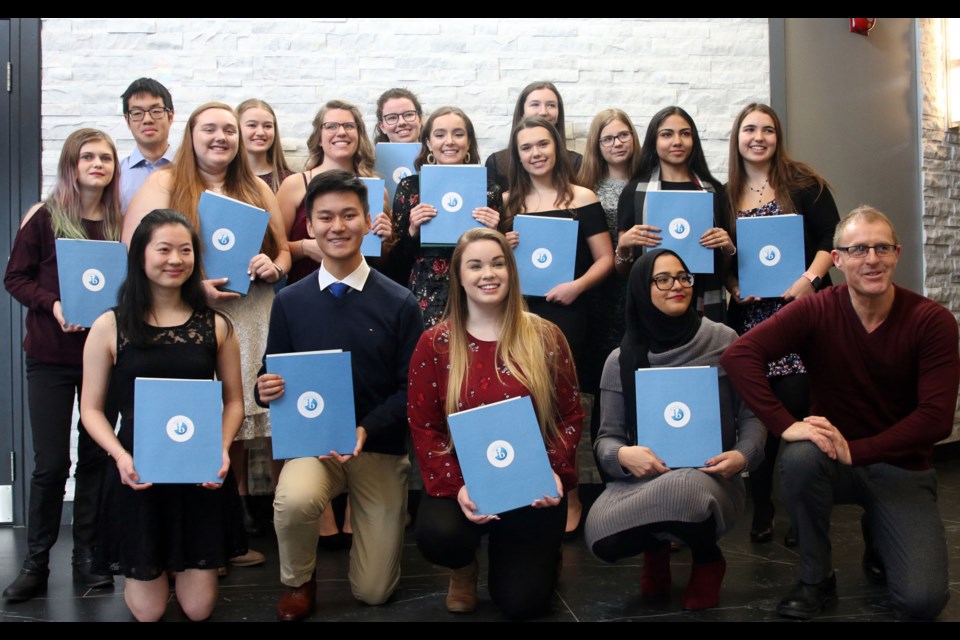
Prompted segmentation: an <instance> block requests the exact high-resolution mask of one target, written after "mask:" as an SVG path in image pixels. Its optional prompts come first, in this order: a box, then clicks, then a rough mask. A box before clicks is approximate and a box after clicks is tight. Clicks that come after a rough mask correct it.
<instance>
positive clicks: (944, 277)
mask: <svg viewBox="0 0 960 640" xmlns="http://www.w3.org/2000/svg"><path fill="white" fill-rule="evenodd" d="M917 28H918V30H919V33H918V34H917V35H918V37H917V41H918V42H919V46H920V93H921V95H920V112H921V124H922V130H921V144H922V145H923V149H922V159H921V168H922V173H923V258H924V294H925V295H927V296H929V297H930V298H932V299H934V300H936V301H937V302H939V303H940V304H942V305H944V306H945V307H947V308H948V309H950V311H952V312H953V314H954V316H956V317H957V318H958V319H960V134H958V132H957V131H956V130H952V131H947V130H946V119H947V115H946V114H947V100H946V96H947V92H946V74H945V56H944V33H943V19H942V18H920V19H918V20H917ZM953 424H954V428H953V435H952V436H951V438H950V439H951V440H957V439H960V411H958V413H957V414H956V415H955V416H954V421H953Z"/></svg>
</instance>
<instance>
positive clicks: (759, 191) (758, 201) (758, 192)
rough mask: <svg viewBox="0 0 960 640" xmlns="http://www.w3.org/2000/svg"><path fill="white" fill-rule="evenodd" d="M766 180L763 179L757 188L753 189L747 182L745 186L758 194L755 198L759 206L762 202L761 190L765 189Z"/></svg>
mask: <svg viewBox="0 0 960 640" xmlns="http://www.w3.org/2000/svg"><path fill="white" fill-rule="evenodd" d="M767 182H768V180H764V181H763V184H762V185H760V188H759V189H755V188H753V187H751V186H750V185H749V184H748V185H747V188H748V189H750V191H753V192H754V193H756V194H759V197H758V198H757V206H760V205H761V204H763V192H764V191H766V190H767Z"/></svg>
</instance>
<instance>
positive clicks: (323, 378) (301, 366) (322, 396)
mask: <svg viewBox="0 0 960 640" xmlns="http://www.w3.org/2000/svg"><path fill="white" fill-rule="evenodd" d="M267 371H269V372H270V373H276V374H279V375H280V377H281V378H283V383H284V392H283V395H282V396H280V397H279V398H277V399H276V400H274V401H273V402H271V403H270V428H271V429H272V431H273V457H274V459H275V460H286V459H290V458H305V457H307V456H327V455H330V452H331V451H336V452H337V453H340V454H348V453H353V450H354V449H355V448H356V446H357V417H356V410H355V409H354V405H353V370H352V368H351V365H350V352H349V351H346V352H345V351H339V350H337V351H305V352H302V353H278V354H273V355H268V356H267Z"/></svg>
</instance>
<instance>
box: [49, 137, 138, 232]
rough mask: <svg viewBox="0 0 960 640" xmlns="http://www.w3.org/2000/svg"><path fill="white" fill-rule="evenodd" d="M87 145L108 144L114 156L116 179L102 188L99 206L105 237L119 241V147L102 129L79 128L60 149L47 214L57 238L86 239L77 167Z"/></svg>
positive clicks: (121, 219) (114, 174) (121, 222)
mask: <svg viewBox="0 0 960 640" xmlns="http://www.w3.org/2000/svg"><path fill="white" fill-rule="evenodd" d="M88 142H106V143H107V145H108V146H109V147H110V153H112V154H113V178H112V179H111V180H110V184H108V185H107V186H106V187H104V189H103V194H102V195H101V196H100V206H101V207H103V235H104V237H105V238H106V239H107V240H119V239H120V229H121V228H122V227H123V218H122V217H121V214H120V161H119V160H118V159H117V147H116V145H115V144H113V140H112V139H111V138H110V136H109V135H107V134H106V133H104V132H103V131H100V130H99V129H89V128H84V129H77V130H76V131H74V132H73V133H71V134H70V135H68V136H67V139H66V140H64V142H63V148H62V149H61V150H60V162H59V163H58V164H57V181H56V182H55V183H54V185H53V188H52V189H51V190H50V195H49V196H47V199H46V205H47V211H49V212H50V224H51V226H52V227H53V235H54V237H55V238H71V239H75V240H86V239H87V232H86V231H85V230H84V228H83V222H82V219H83V204H82V203H81V201H80V186H79V183H78V182H77V179H78V172H77V169H78V166H79V164H80V150H81V149H82V148H83V145H85V144H87V143H88Z"/></svg>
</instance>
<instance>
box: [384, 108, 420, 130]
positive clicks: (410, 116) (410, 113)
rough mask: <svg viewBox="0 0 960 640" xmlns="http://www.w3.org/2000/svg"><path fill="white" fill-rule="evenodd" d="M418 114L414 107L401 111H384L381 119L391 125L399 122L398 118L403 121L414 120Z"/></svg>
mask: <svg viewBox="0 0 960 640" xmlns="http://www.w3.org/2000/svg"><path fill="white" fill-rule="evenodd" d="M419 115H420V114H419V113H417V112H416V110H415V109H408V110H407V111H401V112H400V113H385V114H383V117H382V118H381V120H383V121H384V122H386V123H387V124H389V125H391V126H393V125H395V124H397V123H398V122H400V118H403V121H404V122H415V121H416V120H417V117H418V116H419Z"/></svg>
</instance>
